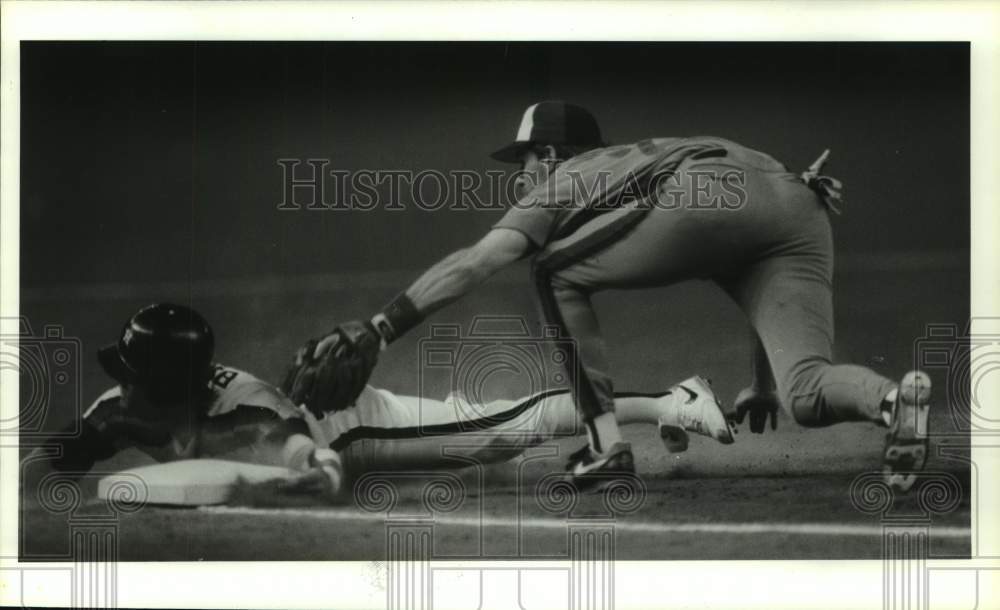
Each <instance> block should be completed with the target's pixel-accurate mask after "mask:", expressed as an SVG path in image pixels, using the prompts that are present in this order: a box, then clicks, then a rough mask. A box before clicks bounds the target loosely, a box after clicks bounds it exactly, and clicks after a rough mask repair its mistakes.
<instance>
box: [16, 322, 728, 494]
mask: <svg viewBox="0 0 1000 610" xmlns="http://www.w3.org/2000/svg"><path fill="white" fill-rule="evenodd" d="M214 347H215V339H214V334H213V332H212V329H211V327H210V326H209V324H208V322H206V321H205V319H204V318H203V317H202V316H201V315H200V314H198V313H197V312H196V311H194V310H192V309H190V308H187V307H184V306H181V305H172V304H165V303H164V304H156V305H151V306H148V307H145V308H143V309H141V310H140V311H139V312H138V313H136V314H135V315H133V316H132V317H131V318H130V319H129V320H128V322H126V324H125V326H124V329H123V331H122V334H121V337H120V339H119V340H118V342H117V343H115V344H113V345H109V346H107V347H104V348H102V349H101V350H100V351H99V352H98V358H99V360H100V363H101V365H102V367H103V368H104V370H105V371H106V372H107V374H108V375H109V376H110V377H111V378H112V379H114V380H115V381H116V383H117V385H116V386H115V387H113V388H111V389H109V390H108V391H106V392H104V393H103V394H102V395H101V396H100V397H99V398H98V399H97V400H95V401H94V403H93V404H92V405H91V406H90V408H89V409H87V410H86V411H85V412H84V414H83V417H82V419H83V421H82V422H80V424H81V426H79V427H80V428H81V429H82V432H81V434H79V435H78V436H76V437H73V438H67V439H62V440H57V438H54V439H53V441H52V443H50V444H56V445H58V446H59V450H58V451H57V452H55V453H50V452H46V451H43V450H37V451H36V452H34V453H33V454H32V455H31V456H29V457H28V458H26V460H25V463H24V467H23V468H22V472H24V473H25V474H26V475H27V478H26V479H22V480H24V481H25V489H26V490H27V489H29V488H30V486H31V485H32V484H37V482H38V481H39V480H40V479H41V477H43V476H44V475H45V474H47V473H49V472H51V471H53V470H55V471H61V472H64V473H67V474H82V473H85V472H87V471H88V470H90V469H91V468H92V467H93V466H94V464H95V463H96V462H98V461H100V460H105V459H108V458H110V457H112V456H113V455H115V454H116V453H118V452H119V451H122V450H124V449H126V448H129V447H133V448H136V449H139V450H140V451H142V452H144V453H146V454H147V455H149V456H151V457H152V458H154V459H155V460H157V461H160V462H169V461H174V460H181V459H193V458H217V459H226V460H232V461H241V462H247V463H254V464H268V465H278V466H284V467H287V468H289V469H292V470H294V471H297V472H299V473H301V474H300V475H299V476H298V477H295V478H291V479H289V480H287V481H285V482H284V485H283V486H278V488H277V489H278V490H281V489H284V490H286V491H303V490H310V491H320V492H322V493H324V494H326V495H327V496H329V497H332V496H334V495H336V494H337V492H338V491H340V490H341V489H342V488H343V481H344V476H345V475H344V472H345V468H346V470H347V472H348V473H349V474H351V475H353V476H357V475H359V474H363V473H364V472H366V471H370V470H388V469H416V468H435V467H452V466H454V465H455V463H454V462H453V461H449V459H448V457H447V456H446V455H445V452H444V450H443V449H444V448H445V447H450V448H453V449H454V450H455V451H457V452H458V454H459V455H464V456H466V457H468V458H471V459H472V460H473V461H474V462H479V463H484V464H485V463H494V462H500V461H504V460H507V459H510V458H512V457H514V456H516V455H518V454H520V453H521V452H522V451H524V450H525V449H527V448H529V447H532V446H536V445H538V444H541V443H543V442H545V441H547V440H550V439H552V438H554V437H557V436H560V435H572V434H576V432H577V431H576V428H577V418H576V412H575V408H574V406H573V400H572V397H571V395H570V394H569V393H568V391H566V390H555V391H548V392H542V393H539V394H535V395H533V396H529V397H527V398H524V399H521V400H514V401H495V402H491V403H489V404H485V405H479V404H472V403H470V402H468V401H467V400H464V399H463V398H461V397H460V396H457V395H453V396H451V397H449V399H448V400H446V401H445V402H441V401H435V400H431V399H424V398H416V397H408V396H397V395H395V394H393V393H392V392H389V391H387V390H380V389H375V388H373V387H371V386H366V387H365V388H364V389H363V391H362V392H361V394H360V395H359V396H358V398H357V400H355V401H354V403H353V404H352V405H351V406H349V407H348V408H346V409H344V410H341V411H338V412H336V413H330V414H327V415H326V416H324V417H321V418H320V419H319V420H317V419H316V418H315V417H314V416H312V414H310V413H309V412H308V411H306V410H305V409H300V408H297V407H296V405H295V404H294V403H292V402H291V401H290V400H289V399H288V398H287V397H286V396H285V395H284V394H283V393H282V392H281V391H280V390H278V389H277V388H275V387H274V386H273V385H271V384H269V383H267V382H264V381H261V380H260V379H257V378H256V377H254V376H252V375H250V374H249V373H246V372H243V371H241V370H239V369H235V368H232V367H229V366H225V365H222V364H218V363H215V362H213V356H214ZM617 407H618V410H617V412H618V414H619V418H620V422H621V423H623V424H627V423H643V422H644V423H650V424H654V425H657V427H658V431H659V434H660V436H661V437H662V438H663V441H664V443H665V445H666V446H667V448H668V449H669V450H671V451H683V450H684V449H686V448H687V435H686V433H685V431H693V432H696V433H698V434H702V435H705V436H709V437H711V438H715V439H717V440H719V441H720V442H723V443H731V442H732V436H731V432H730V430H729V428H728V423H727V422H726V420H725V417H724V416H723V414H722V411H721V409H720V406H719V404H718V402H717V401H716V399H715V396H714V395H713V393H712V391H711V389H710V388H709V387H708V385H707V383H706V382H705V381H703V380H702V379H700V378H697V377H694V378H691V379H689V380H687V381H685V382H682V383H681V384H679V385H677V386H675V387H674V388H671V389H669V390H666V391H664V392H662V393H660V394H658V395H621V396H619V397H618V399H617ZM77 428H78V426H77V422H74V424H73V426H72V427H71V428H70V429H71V430H76V429H77ZM581 432H582V431H581ZM450 455H455V452H454V451H453V452H451V453H450Z"/></svg>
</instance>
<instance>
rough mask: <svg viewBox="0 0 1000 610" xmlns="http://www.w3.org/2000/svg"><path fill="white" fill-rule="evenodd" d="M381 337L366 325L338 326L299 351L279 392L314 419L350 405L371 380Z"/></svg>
mask: <svg viewBox="0 0 1000 610" xmlns="http://www.w3.org/2000/svg"><path fill="white" fill-rule="evenodd" d="M381 346H382V336H381V335H380V334H379V333H378V331H377V330H375V327H374V326H372V324H371V323H370V322H368V323H365V322H360V321H352V322H347V323H345V324H341V325H340V326H338V327H337V328H335V329H334V330H333V332H331V333H329V334H328V335H326V336H325V337H321V338H319V339H311V340H310V341H307V342H306V344H305V345H303V346H302V347H301V348H299V350H298V352H296V354H295V360H294V362H293V363H292V366H291V367H289V369H288V372H287V373H286V375H285V381H284V383H282V384H281V390H282V391H283V392H284V393H285V395H286V396H288V397H289V398H291V399H292V401H293V402H294V403H295V404H297V405H305V406H306V407H307V408H308V409H309V410H310V411H311V412H312V413H313V414H315V415H316V416H317V417H322V416H323V415H324V414H325V413H327V412H330V411H340V410H342V409H346V408H347V407H349V406H351V405H352V404H354V401H355V400H356V399H357V398H358V395H359V394H361V391H362V390H364V389H365V385H366V384H367V383H368V379H369V378H370V377H371V374H372V371H373V370H374V369H375V364H376V363H377V362H378V354H379V351H380V350H381Z"/></svg>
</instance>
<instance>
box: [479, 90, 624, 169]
mask: <svg viewBox="0 0 1000 610" xmlns="http://www.w3.org/2000/svg"><path fill="white" fill-rule="evenodd" d="M537 145H543V146H544V145H551V146H555V147H558V148H567V149H582V150H586V149H591V148H601V147H603V146H606V144H605V143H604V140H603V138H602V137H601V129H600V128H599V127H598V126H597V119H595V118H594V115H592V114H590V111H589V110H587V109H586V108H584V107H582V106H577V105H576V104H567V103H566V102H560V101H545V102H538V103H537V104H533V105H531V106H528V109H527V110H525V111H524V116H522V117H521V125H520V126H519V127H518V130H517V136H515V138H514V141H513V142H511V143H510V144H508V145H507V146H504V147H503V148H501V149H500V150H497V151H495V152H494V153H493V154H491V155H490V156H491V157H493V158H494V159H496V160H497V161H503V162H505V163H518V162H520V160H521V155H522V154H524V151H526V150H528V149H530V148H532V147H534V146H537Z"/></svg>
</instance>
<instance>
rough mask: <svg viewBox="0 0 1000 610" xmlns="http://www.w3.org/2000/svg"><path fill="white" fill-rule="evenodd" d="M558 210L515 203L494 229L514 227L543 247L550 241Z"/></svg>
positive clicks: (536, 244) (537, 245)
mask: <svg viewBox="0 0 1000 610" xmlns="http://www.w3.org/2000/svg"><path fill="white" fill-rule="evenodd" d="M556 212H557V211H556V210H554V209H545V208H542V207H540V206H534V205H532V206H527V205H524V206H522V205H520V204H518V205H515V206H514V207H511V208H510V209H509V210H507V213H506V214H504V215H503V218H501V219H500V221H499V222H497V223H496V224H495V225H493V228H494V229H513V230H515V231H518V232H520V233H523V234H524V235H525V236H526V237H527V238H528V239H529V240H531V243H533V244H534V245H535V246H536V247H538V248H541V247H543V246H544V245H545V244H546V243H548V241H549V235H550V234H551V233H552V228H553V226H554V225H555V221H556V216H557V213H556Z"/></svg>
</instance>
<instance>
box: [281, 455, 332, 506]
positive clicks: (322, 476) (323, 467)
mask: <svg viewBox="0 0 1000 610" xmlns="http://www.w3.org/2000/svg"><path fill="white" fill-rule="evenodd" d="M343 481H344V470H343V467H342V466H341V463H340V456H338V455H337V453H336V452H335V451H333V450H332V449H315V450H313V453H312V455H310V456H309V469H308V470H306V471H304V472H301V473H299V474H296V475H295V476H293V477H290V478H285V479H278V480H277V491H278V492H280V493H286V494H310V495H316V496H318V497H320V498H323V499H325V500H336V499H337V498H338V497H339V496H340V491H341V487H342V485H343Z"/></svg>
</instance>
